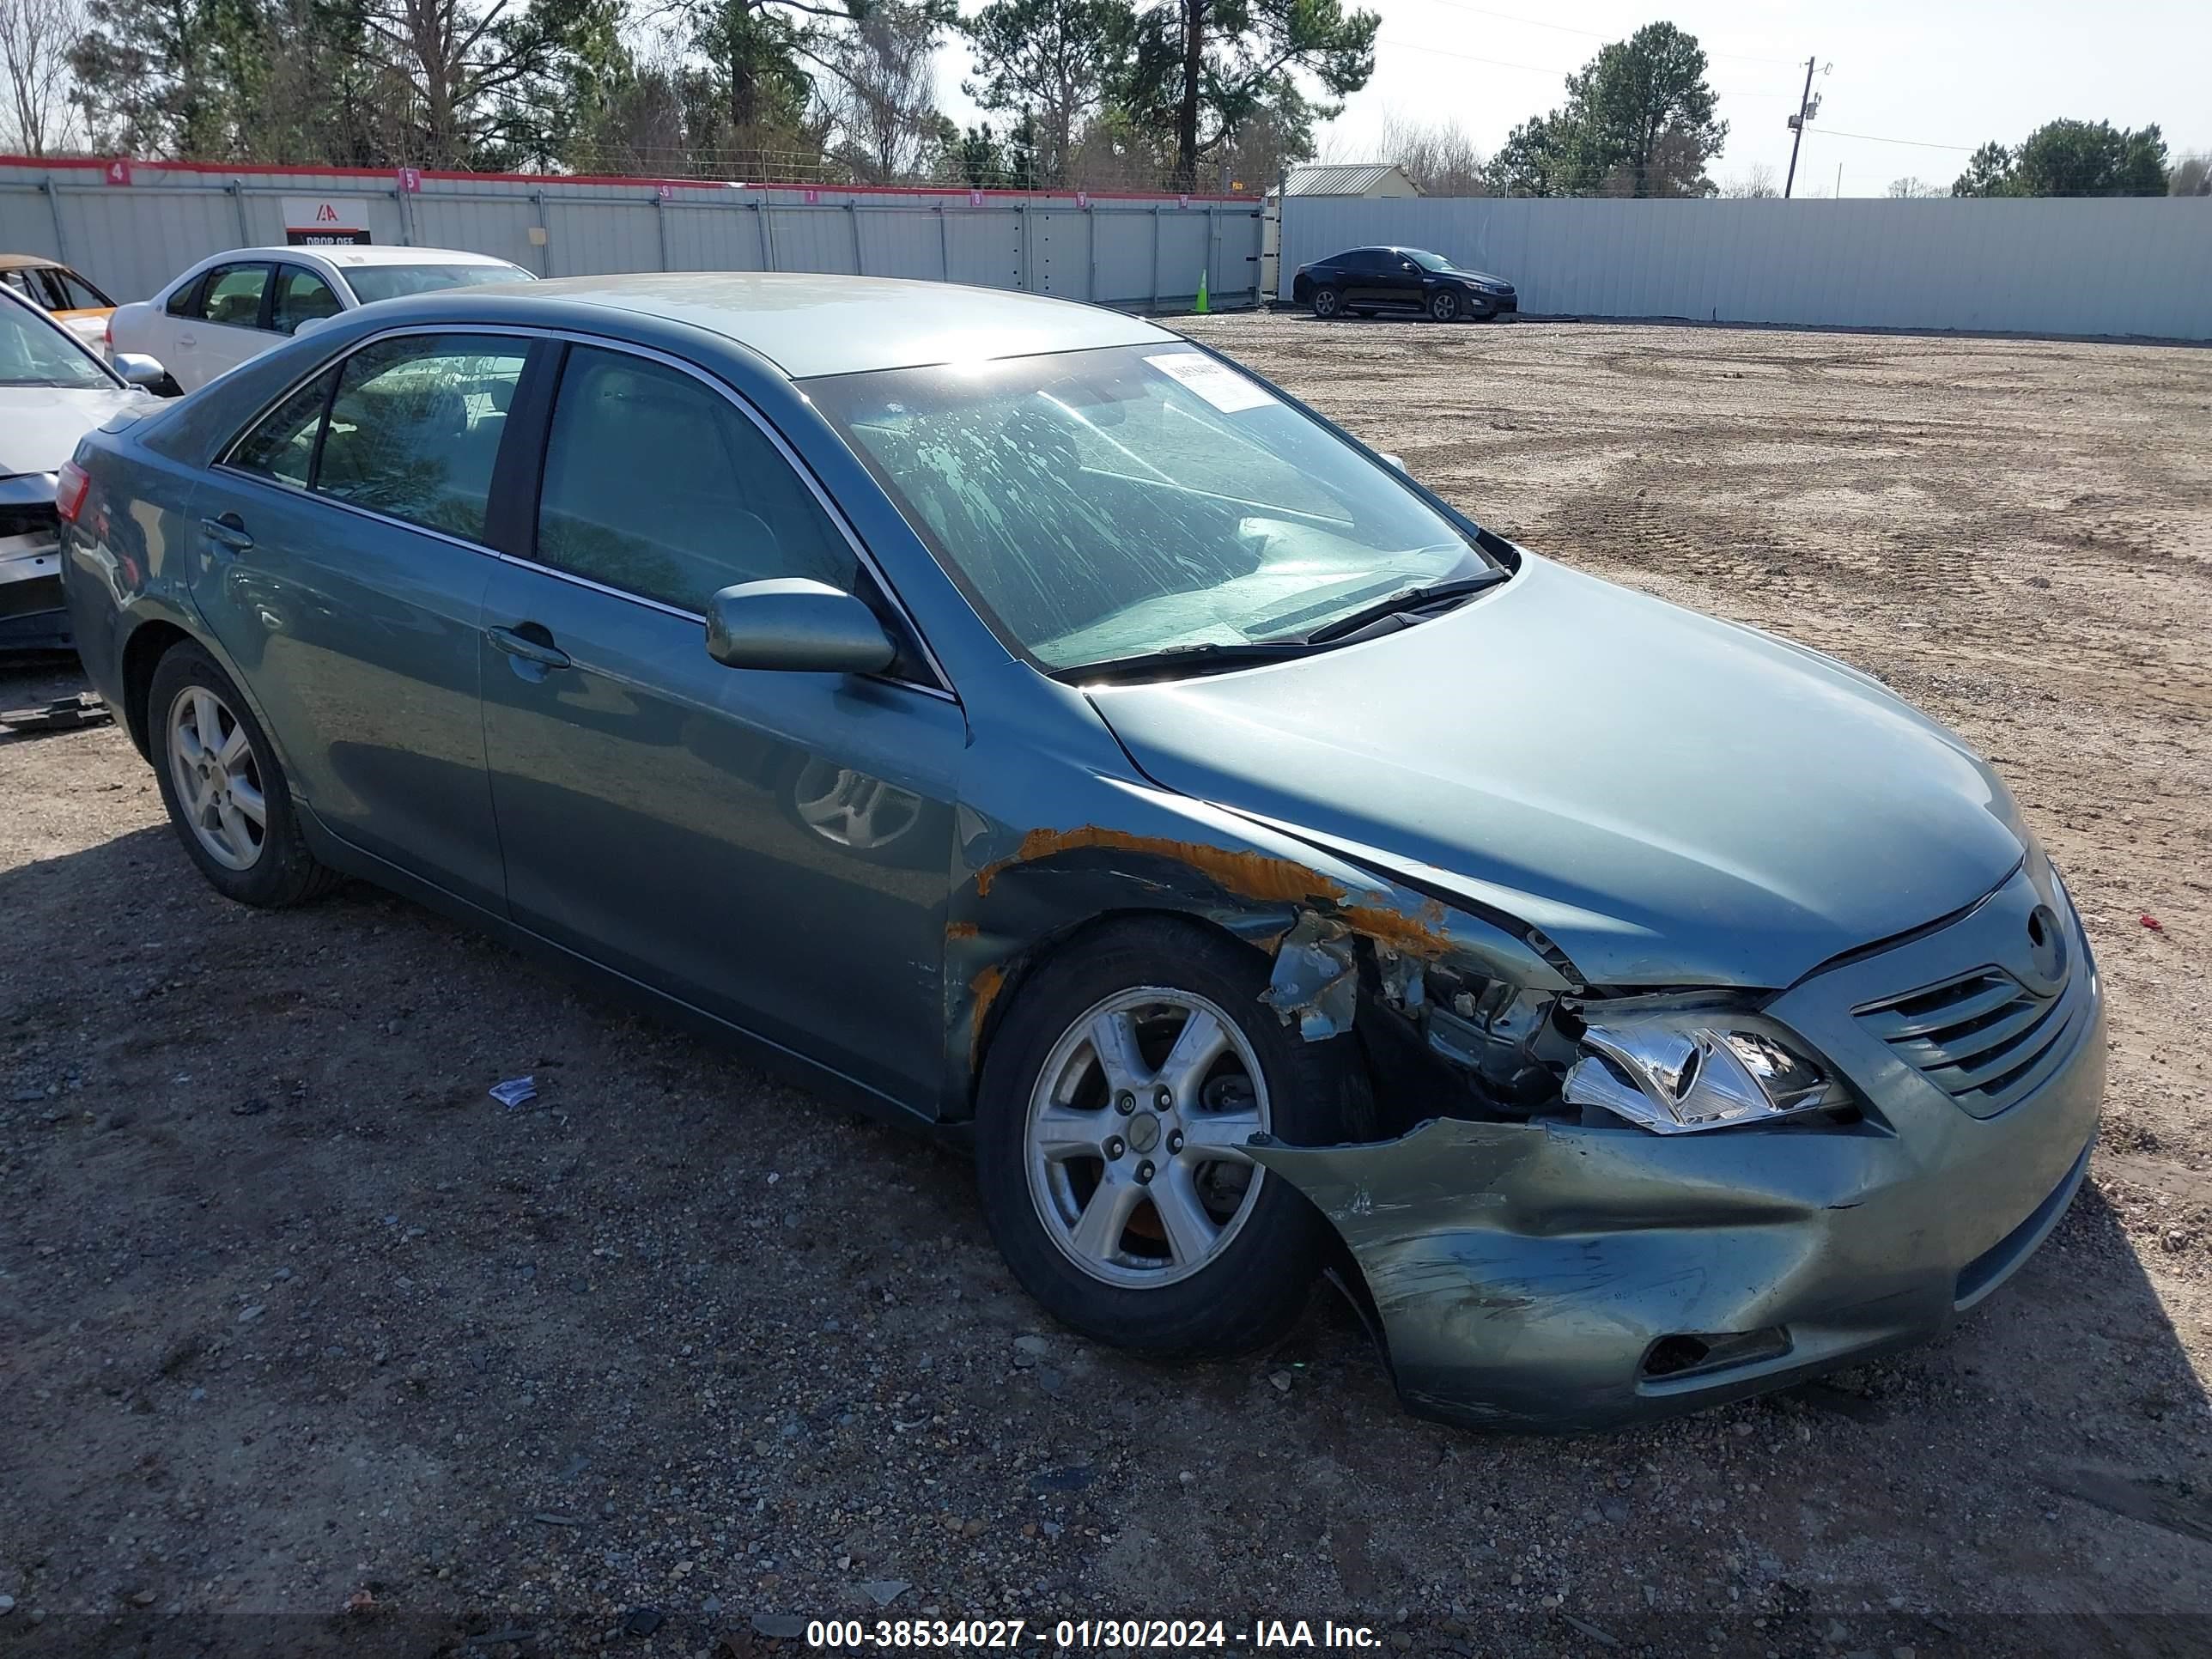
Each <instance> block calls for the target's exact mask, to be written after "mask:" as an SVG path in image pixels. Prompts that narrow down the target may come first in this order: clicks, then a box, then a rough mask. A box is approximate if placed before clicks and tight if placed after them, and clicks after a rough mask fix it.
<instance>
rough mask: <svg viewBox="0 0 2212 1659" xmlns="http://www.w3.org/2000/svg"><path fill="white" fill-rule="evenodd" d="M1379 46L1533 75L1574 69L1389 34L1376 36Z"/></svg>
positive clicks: (1562, 76) (1565, 73) (1563, 74)
mask: <svg viewBox="0 0 2212 1659" xmlns="http://www.w3.org/2000/svg"><path fill="white" fill-rule="evenodd" d="M1375 44H1376V46H1403V47H1404V48H1405V49H1406V50H1407V52H1429V53H1431V54H1433V55H1434V56H1436V57H1438V58H1463V59H1464V60H1466V61H1467V62H1468V63H1470V64H1494V65H1496V66H1497V67H1498V68H1499V69H1515V70H1528V73H1529V74H1531V75H1556V76H1559V78H1560V79H1562V80H1565V78H1566V77H1567V76H1570V75H1572V74H1573V73H1574V71H1573V70H1563V69H1550V68H1547V67H1546V66H1545V65H1543V64H1516V63H1513V62H1510V60H1508V59H1506V58H1483V57H1480V56H1478V55H1477V54H1475V53H1474V52H1451V51H1448V50H1447V49H1446V48H1444V47H1443V46H1431V45H1430V44H1429V43H1428V42H1427V41H1425V40H1392V39H1391V38H1390V37H1389V35H1387V34H1380V35H1377V36H1376V37H1375Z"/></svg>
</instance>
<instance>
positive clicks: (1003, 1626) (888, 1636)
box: [806, 1619, 1383, 1653]
mask: <svg viewBox="0 0 2212 1659" xmlns="http://www.w3.org/2000/svg"><path fill="white" fill-rule="evenodd" d="M806 1645H807V1646H808V1647H810V1648H817V1649H821V1650H827V1651H829V1652H833V1653H842V1652H860V1651H866V1650H878V1649H884V1648H939V1649H960V1648H1000V1649H1021V1648H1029V1647H1032V1646H1035V1647H1040V1648H1045V1649H1048V1650H1059V1651H1061V1652H1067V1653H1090V1652H1110V1653H1130V1652H1154V1651H1157V1652H1175V1651H1179V1650H1243V1649H1250V1650H1255V1651H1261V1650H1264V1651H1271V1652H1291V1653H1296V1652H1317V1651H1320V1650H1325V1649H1330V1648H1338V1649H1351V1650H1361V1649H1373V1648H1379V1647H1381V1646H1382V1645H1383V1638H1382V1637H1381V1636H1379V1635H1378V1634H1377V1633H1376V1632H1375V1631H1374V1630H1373V1629H1372V1628H1371V1627H1370V1626H1366V1625H1340V1624H1338V1623H1336V1622H1335V1621H1334V1620H1328V1619H1324V1620H1321V1621H1320V1622H1319V1623H1317V1624H1316V1623H1315V1622H1314V1621H1312V1620H1305V1619H1260V1620H1253V1621H1252V1622H1251V1623H1250V1624H1249V1626H1245V1625H1239V1626H1231V1624H1230V1623H1229V1621H1227V1620H1221V1619H1060V1620H1053V1621H1051V1622H1049V1623H1048V1622H1046V1621H1045V1620H1030V1619H876V1620H862V1619H815V1620H808V1621H807V1625H806Z"/></svg>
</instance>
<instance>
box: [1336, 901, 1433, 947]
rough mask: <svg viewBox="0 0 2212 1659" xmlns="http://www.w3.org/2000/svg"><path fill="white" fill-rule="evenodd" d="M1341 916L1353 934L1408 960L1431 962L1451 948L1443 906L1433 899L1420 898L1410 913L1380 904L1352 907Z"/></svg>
mask: <svg viewBox="0 0 2212 1659" xmlns="http://www.w3.org/2000/svg"><path fill="white" fill-rule="evenodd" d="M1342 915H1343V917H1344V920H1345V921H1346V923H1347V924H1348V925H1349V926H1350V927H1351V928H1352V932H1353V933H1358V934H1362V935H1364V937H1366V938H1368V939H1373V940H1374V941H1375V942H1376V944H1377V945H1389V946H1391V947H1392V948H1394V949H1395V950H1398V951H1403V952H1404V953H1405V954H1406V955H1407V956H1409V957H1421V958H1422V959H1423V960H1424V961H1428V962H1434V961H1436V960H1437V958H1438V957H1442V956H1443V955H1444V953H1445V952H1446V951H1449V949H1450V948H1451V937H1450V935H1449V933H1448V932H1447V931H1446V925H1447V924H1446V921H1445V918H1444V907H1443V903H1442V902H1440V901H1439V900H1437V899H1424V900H1422V901H1421V905H1420V908H1419V909H1418V910H1414V911H1410V912H1409V911H1405V910H1393V909H1391V908H1388V907H1387V906H1384V905H1380V904H1355V905H1352V906H1350V907H1348V908H1346V909H1345V910H1344V911H1343V913H1342Z"/></svg>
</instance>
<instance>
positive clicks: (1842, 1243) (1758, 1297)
mask: <svg viewBox="0 0 2212 1659" xmlns="http://www.w3.org/2000/svg"><path fill="white" fill-rule="evenodd" d="M2037 898H2038V896H2037V894H2036V893H2035V892H2034V891H2033V890H2032V889H2031V888H2029V886H2028V885H2027V880H2026V878H2025V877H2015V879H2014V881H2013V882H2012V883H2010V884H2008V885H2007V886H2006V887H2004V888H2002V889H2000V890H1999V891H1998V892H1997V893H1996V894H1994V895H1992V896H1991V897H1990V900H1988V901H1986V902H1984V904H1983V905H1982V906H1980V907H1979V908H1978V909H1977V910H1976V911H1974V912H1973V913H1972V914H1971V915H1968V916H1967V917H1966V918H1964V919H1962V920H1960V921H1957V922H1955V923H1954V924H1952V925H1951V926H1949V927H1944V928H1942V929H1940V930H1938V931H1936V933H1932V934H1929V935H1927V936H1923V937H1922V938H1920V939H1916V940H1913V941H1911V943H1908V944H1906V945H1901V946H1899V947H1897V948H1895V949H1893V950H1889V951H1881V952H1879V953H1877V954H1875V955H1873V956H1870V957H1863V958H1861V959H1859V960H1857V961H1854V962H1849V963H1844V965H1842V966H1839V967H1836V968H1833V969H1829V970H1827V971H1826V972H1823V973H1820V974H1816V975H1814V976H1812V977H1811V978H1809V979H1808V980H1807V981H1803V982H1802V984H1800V985H1799V986H1797V987H1796V988H1794V989H1793V990H1791V991H1790V992H1789V993H1788V994H1785V995H1784V996H1782V997H1780V998H1778V999H1776V1000H1774V1001H1773V1002H1772V1003H1771V1004H1769V1005H1768V1006H1767V1008H1766V1010H1765V1012H1767V1013H1769V1014H1770V1015H1771V1016H1772V1017H1773V1018H1775V1019H1777V1020H1778V1021H1779V1022H1781V1023H1782V1024H1785V1025H1787V1026H1789V1027H1790V1029H1792V1030H1796V1031H1797V1032H1799V1033H1800V1034H1802V1036H1804V1037H1805V1039H1806V1040H1807V1041H1808V1042H1809V1043H1811V1044H1812V1045H1814V1047H1815V1048H1818V1050H1819V1051H1820V1053H1821V1054H1823V1055H1824V1056H1825V1057H1826V1059H1827V1060H1829V1061H1830V1062H1831V1063H1832V1065H1834V1066H1836V1067H1837V1069H1838V1072H1839V1073H1841V1074H1842V1075H1843V1076H1844V1078H1845V1079H1848V1080H1849V1082H1850V1085H1851V1086H1852V1088H1853V1089H1854V1090H1855V1091H1857V1094H1858V1095H1859V1096H1860V1097H1862V1098H1863V1101H1864V1103H1865V1106H1866V1112H1865V1115H1864V1116H1863V1118H1862V1119H1861V1120H1860V1121H1856V1122H1845V1123H1836V1122H1822V1123H1818V1124H1813V1123H1805V1124H1794V1125H1775V1126H1771V1127H1747V1128H1741V1129H1729V1130H1722V1131H1717V1132H1714V1133H1703V1134H1689V1135H1655V1134H1651V1133H1646V1132H1645V1131H1644V1130H1641V1129H1638V1128H1634V1127H1629V1126H1627V1125H1626V1124H1624V1125H1621V1126H1620V1127H1613V1126H1611V1125H1593V1124H1588V1123H1584V1124H1576V1123H1571V1122H1566V1121H1547V1120H1544V1119H1541V1118H1539V1119H1534V1120H1532V1121H1528V1122H1525V1123H1517V1122H1477V1121H1466V1120H1462V1119H1451V1118H1437V1119H1434V1120H1432V1121H1428V1122H1426V1123H1424V1124H1422V1125H1421V1126H1420V1127H1418V1128H1416V1129H1414V1130H1413V1132H1412V1133H1408V1134H1406V1135H1404V1136H1402V1137H1401V1138H1399V1139H1395V1140H1390V1141H1385V1142H1380V1143H1376V1144H1373V1145H1364V1146H1330V1147H1294V1146H1285V1145H1282V1144H1280V1143H1277V1142H1272V1141H1267V1140H1261V1141H1259V1142H1256V1143H1255V1145H1254V1146H1252V1148H1251V1154H1252V1156H1253V1158H1255V1160H1256V1161H1258V1162H1259V1163H1260V1164H1262V1165H1264V1166H1265V1167H1266V1168H1267V1169H1268V1170H1273V1172H1274V1173H1276V1174H1277V1175H1279V1176H1282V1177H1283V1178H1284V1179H1285V1180H1287V1181H1289V1182H1291V1184H1292V1185H1293V1186H1296V1187H1297V1188H1300V1189H1301V1190H1302V1191H1304V1193H1305V1194H1307V1195H1308V1196H1309V1197H1310V1198H1311V1199H1312V1200H1314V1202H1315V1203H1316V1205H1318V1206H1320V1208H1321V1209H1322V1212H1324V1213H1326V1214H1327V1215H1328V1218H1329V1219H1330V1220H1331V1221H1332V1222H1333V1223H1334V1225H1335V1226H1336V1228H1337V1231H1339V1232H1340V1234H1341V1235H1342V1236H1343V1238H1344V1241H1345V1243H1346V1245H1347V1246H1348V1247H1349V1249H1350V1250H1351V1253H1352V1256H1353V1258H1354V1259H1355V1260H1356V1261H1357V1262H1358V1266H1359V1268H1360V1270H1361V1273H1362V1274H1363V1276H1364V1280H1365V1285H1366V1288H1367V1291H1368V1292H1369V1294H1370V1297H1372V1300H1373V1304H1374V1308H1375V1311H1376V1315H1377V1316H1379V1321H1380V1324H1381V1328H1382V1335H1383V1341H1384V1344H1385V1346H1386V1349H1387V1357H1388V1359H1389V1365H1390V1368H1391V1370H1392V1373H1393V1375H1394V1376H1395V1380H1396V1383H1397V1385H1398V1388H1399V1389H1400V1392H1401V1395H1402V1396H1403V1398H1404V1399H1405V1401H1406V1403H1407V1405H1408V1407H1411V1408H1412V1409H1414V1410H1416V1411H1419V1412H1421V1413H1425V1414H1427V1415H1431V1416H1437V1417H1442V1418H1445V1419H1452V1420H1455V1421H1460V1422H1465V1423H1474V1424H1490V1425H1501V1426H1508V1427H1519V1428H1529V1429H1544V1430H1562V1429H1587V1428H1595V1427H1604V1426H1607V1425H1618V1424H1622V1423H1626V1422H1630V1421H1633V1420H1636V1419H1643V1418H1648V1417H1655V1416H1661V1415H1666V1414H1669V1413H1675V1412H1680V1411H1685V1410H1691V1409H1695V1408H1697V1407H1703V1406H1707V1405H1712V1404H1717V1403H1718V1402H1720V1401H1726V1400H1730V1399H1735V1398H1739V1397H1741V1396H1743V1395H1750V1394H1756V1393H1760V1392H1764V1391H1765V1390H1768V1389H1776V1388H1779V1387H1783V1386H1785V1385H1787V1384H1789V1383H1793V1382H1796V1381H1799V1380H1802V1378H1804V1377H1807V1376H1812V1375H1815V1374H1817V1373H1819V1372H1821V1371H1824V1370H1832V1369H1835V1368H1837V1367H1838V1366H1842V1365H1846V1364H1853V1363H1856V1362H1857V1361H1860V1360H1863V1359H1865V1358H1869V1357H1871V1356H1873V1355H1875V1354H1878V1353H1881V1352H1886V1351H1887V1350H1890V1349H1893V1348H1895V1347H1898V1346H1903V1345H1905V1344H1908V1343H1911V1342H1914V1341H1917V1340H1923V1339H1924V1338H1926V1337H1928V1336H1930V1335H1932V1334H1936V1332H1938V1331H1940V1330H1941V1329H1942V1328H1943V1327H1944V1326H1945V1325H1947V1324H1948V1322H1950V1321H1951V1320H1952V1319H1953V1318H1954V1317H1955V1316H1957V1315H1958V1314H1959V1313H1960V1312H1961V1311H1963V1310H1966V1308H1969V1307H1971V1306H1972V1305H1973V1304H1975V1303H1976V1302H1978V1301H1979V1300H1980V1299H1981V1298H1982V1297H1984V1296H1986V1295H1988V1294H1989V1293H1990V1291H1993V1290H1994V1289H1995V1288H1996V1286H1997V1285H1999V1284H2001V1283H2002V1281H2003V1280H2004V1279H2006V1278H2008V1276H2009V1275H2010V1274H2011V1273H2013V1272H2014V1271H2015V1269H2016V1268H2017V1267H2019V1266H2020V1265H2021V1263H2022V1262H2023V1261H2026V1259H2027V1256H2028V1255H2030V1254H2031V1253H2032V1252H2033V1250H2034V1249H2035V1248H2036V1246H2037V1245H2039V1243H2041V1242H2042V1241H2043V1239H2044V1238H2045V1237H2046V1236H2048V1234H2049V1233H2050V1231H2051V1229H2052V1228H2053V1227H2055V1226H2056V1225H2057V1223H2058V1221H2059V1219H2060V1218H2061V1217H2062V1216H2063V1214H2064V1212H2065V1209H2066V1206H2067V1205H2068V1203H2069V1200H2071V1199H2072V1197H2073V1194H2074V1193H2075V1190H2076V1188H2078V1187H2079V1186H2080V1184H2081V1179H2082V1176H2083V1173H2084V1171H2085V1170H2086V1168H2087V1161H2088V1151H2089V1146H2090V1144H2091V1142H2092V1140H2093V1138H2094V1134H2095V1131H2096V1124H2097V1115H2098V1110H2099V1106H2100V1101H2101V1098H2102V1096H2103V1091H2104V1074H2105V1049H2106V1039H2105V1030H2104V1013H2103V1008H2102V1003H2101V998H2100V987H2099V986H2098V984H2097V980H2096V973H2095V968H2094V964H2093V961H2092V960H2091V959H2090V957H2089V955H2088V952H2087V944H2086V941H2083V940H2081V939H2080V935H2079V931H2078V926H2077V925H2075V924H2072V923H2071V922H2070V921H2069V929H2070V930H2071V932H2072V936H2073V938H2074V939H2075V942H2076V944H2077V945H2078V950H2077V953H2076V955H2075V960H2074V963H2073V965H2072V971H2071V974H2070V975H2069V977H2068V980H2067V981H2066V982H2065V983H2064V984H2063V985H2062V986H2058V987H2055V988H2053V987H2044V988H2045V989H2047V990H2050V992H2051V995H2050V1000H2051V1005H2052V1017H2053V1018H2063V1036H2062V1037H2061V1038H2060V1039H2059V1040H2058V1041H2057V1042H2054V1043H2053V1044H2052V1045H2051V1049H2050V1051H2049V1053H2048V1054H2047V1055H2046V1056H2045V1058H2044V1059H2043V1060H2040V1061H2039V1062H2038V1064H2037V1066H2036V1067H2035V1070H2034V1073H2033V1078H2032V1079H2031V1081H2032V1082H2033V1087H2032V1088H2029V1089H2028V1090H2027V1091H2026V1092H2025V1093H2022V1094H2019V1095H2017V1096H2016V1097H2012V1098H2010V1099H2009V1100H2008V1103H2006V1104H2005V1105H2004V1106H2003V1107H2002V1109H2000V1110H1996V1111H1994V1112H1986V1111H1984V1112H1978V1111H1977V1110H1976V1109H1970V1108H1969V1107H1968V1106H1967V1105H1966V1104H1963V1103H1962V1101H1961V1099H1960V1098H1957V1097H1954V1092H1953V1091H1947V1089H1946V1088H1945V1087H1942V1086H1939V1084H1938V1081H1937V1080H1936V1079H1934V1078H1932V1077H1931V1075H1930V1074H1929V1073H1923V1071H1922V1070H1920V1069H1918V1068H1917V1066H1916V1065H1915V1064H1913V1063H1910V1061H1909V1059H1908V1058H1907V1057H1905V1056H1904V1055H1903V1054H1901V1052H1900V1050H1899V1048H1898V1047H1896V1046H1894V1044H1893V1041H1892V1040H1885V1038H1884V1036H1883V1035H1882V1033H1881V1029H1880V1028H1879V1027H1878V1026H1876V1025H1874V1024H1869V1018H1868V1012H1869V1010H1870V1009H1875V1008H1877V1007H1879V1006H1881V1005H1882V1004H1884V1003H1886V1002H1892V1003H1893V1002H1894V1001H1895V1000H1896V999H1897V998H1898V997H1899V995H1900V994H1902V993H1907V992H1911V991H1913V990H1914V989H1915V988H1916V987H1941V986H1945V985H1948V984H1950V983H1953V982H1955V981H1959V980H1960V978H1961V976H1971V975H1974V974H1976V973H1978V972H1982V971H1984V970H1987V969H1990V967H1991V965H1992V964H2003V963H2008V962H2010V961H2013V960H2015V957H2016V956H2017V951H2016V949H2015V945H2016V938H2015V936H2016V935H2019V934H2021V931H2022V929H2023V927H2024V926H2025V920H2026V917H2027V914H2028V910H2029V909H2030V908H2032V907H2033V906H2034V905H2035V903H2036V902H2037ZM2044 914H2045V915H2048V914H2049V912H2048V911H2047V910H2046V911H2045V912H2044Z"/></svg>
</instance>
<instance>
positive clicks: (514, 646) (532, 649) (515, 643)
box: [484, 623, 568, 668]
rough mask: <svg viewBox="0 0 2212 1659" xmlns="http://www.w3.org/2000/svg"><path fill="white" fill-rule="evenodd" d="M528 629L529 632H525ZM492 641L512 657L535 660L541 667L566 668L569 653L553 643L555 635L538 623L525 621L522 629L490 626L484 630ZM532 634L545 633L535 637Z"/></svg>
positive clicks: (527, 660)
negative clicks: (539, 637)
mask: <svg viewBox="0 0 2212 1659" xmlns="http://www.w3.org/2000/svg"><path fill="white" fill-rule="evenodd" d="M523 629H528V630H529V632H524V631H523ZM484 631H485V632H486V633H487V634H489V635H491V642H492V643H493V644H494V645H495V646H497V647H499V648H500V649H501V650H502V651H504V652H506V653H507V655H508V656H510V657H520V658H521V659H523V661H525V662H534V663H536V664H537V665H538V666H539V667H540V668H566V667H568V653H567V652H565V651H563V650H562V649H561V647H559V646H557V645H556V644H554V643H553V636H552V635H550V634H549V633H547V632H546V630H545V629H543V628H540V627H539V626H538V624H537V623H523V624H522V626H521V628H520V629H515V628H490V629H485V630H484ZM532 634H538V635H544V638H542V639H533V638H532V637H531V635H532Z"/></svg>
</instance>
